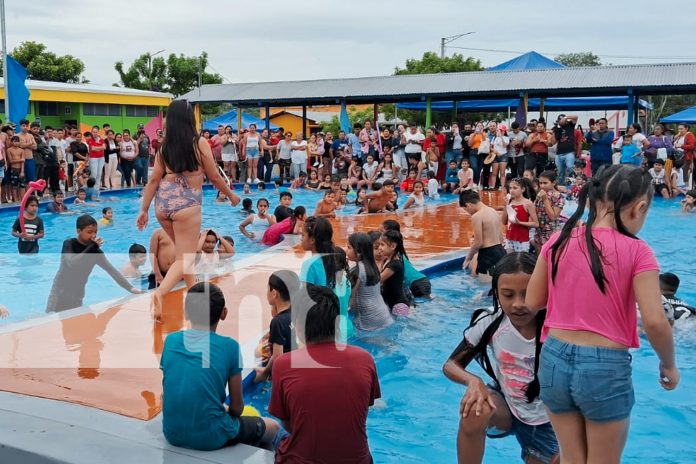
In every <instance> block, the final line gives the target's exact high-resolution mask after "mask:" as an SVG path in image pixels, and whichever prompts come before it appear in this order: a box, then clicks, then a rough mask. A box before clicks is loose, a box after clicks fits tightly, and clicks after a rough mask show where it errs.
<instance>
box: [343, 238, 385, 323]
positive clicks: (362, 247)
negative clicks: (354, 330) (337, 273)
mask: <svg viewBox="0 0 696 464" xmlns="http://www.w3.org/2000/svg"><path fill="white" fill-rule="evenodd" d="M346 254H347V255H348V259H350V260H351V261H353V262H355V263H357V265H356V266H355V267H353V269H352V270H351V282H352V284H353V292H352V294H351V304H350V307H351V310H352V311H353V312H354V313H355V315H356V317H355V325H356V327H358V328H359V329H361V330H379V329H381V328H383V327H387V326H390V325H391V324H393V323H394V319H393V318H392V316H391V313H390V311H389V307H388V306H387V304H386V303H385V302H384V299H383V298H382V293H381V289H380V273H379V269H378V268H377V263H376V262H375V257H374V252H373V244H372V239H371V238H370V236H369V235H368V234H366V233H364V232H356V233H354V234H351V235H350V236H349V237H348V245H347V249H346Z"/></svg>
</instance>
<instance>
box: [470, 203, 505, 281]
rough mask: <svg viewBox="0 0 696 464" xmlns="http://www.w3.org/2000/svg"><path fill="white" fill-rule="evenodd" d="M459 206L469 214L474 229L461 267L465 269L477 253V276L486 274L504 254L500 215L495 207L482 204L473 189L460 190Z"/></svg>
mask: <svg viewBox="0 0 696 464" xmlns="http://www.w3.org/2000/svg"><path fill="white" fill-rule="evenodd" d="M459 206H461V207H462V208H464V210H465V211H466V212H467V213H469V214H470V215H471V223H472V226H473V229H474V239H473V241H472V242H471V246H470V247H469V253H468V254H467V255H466V259H465V260H464V264H463V265H462V269H466V268H467V266H468V265H469V263H470V262H471V260H472V259H474V257H475V256H476V254H477V253H478V264H477V266H476V273H477V274H478V275H479V276H482V275H484V274H485V275H488V274H490V270H491V268H492V267H493V266H495V265H496V264H497V263H498V261H499V260H500V259H501V258H502V257H503V256H505V248H503V245H502V244H501V238H502V234H501V228H500V224H501V219H500V215H499V214H498V212H497V211H496V210H495V209H493V208H491V207H490V206H487V205H484V204H483V203H482V202H481V198H480V197H479V194H478V193H477V192H475V191H473V190H467V191H464V192H462V194H461V195H460V196H459Z"/></svg>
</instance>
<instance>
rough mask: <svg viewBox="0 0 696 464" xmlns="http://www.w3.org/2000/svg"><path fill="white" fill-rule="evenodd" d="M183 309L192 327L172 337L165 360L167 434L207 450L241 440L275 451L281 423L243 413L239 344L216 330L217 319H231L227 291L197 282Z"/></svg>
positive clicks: (170, 439) (175, 441) (177, 443)
mask: <svg viewBox="0 0 696 464" xmlns="http://www.w3.org/2000/svg"><path fill="white" fill-rule="evenodd" d="M184 307H185V311H186V319H187V320H189V321H190V323H191V328H190V329H188V330H182V331H179V332H174V333H172V334H170V335H169V336H168V337H167V339H166V340H165V342H164V350H163V352H162V358H161V361H160V368H161V369H162V372H163V377H162V392H163V393H162V395H163V401H162V432H163V434H164V436H165V438H166V439H167V441H168V442H169V443H171V444H172V445H174V446H181V447H184V448H190V449H196V450H202V451H210V450H216V449H220V448H223V447H226V446H234V445H237V444H239V443H244V444H247V445H252V446H260V447H264V448H267V449H271V443H272V440H273V438H274V437H275V435H276V433H277V432H278V424H277V423H276V422H275V421H273V420H271V419H264V418H260V417H249V416H242V411H243V410H244V398H243V396H242V357H241V353H240V350H239V343H237V342H236V341H235V340H234V339H232V338H229V337H223V336H221V335H218V334H217V333H215V332H216V330H217V326H218V323H219V322H220V321H222V320H225V318H226V317H227V307H226V306H225V295H224V294H223V293H222V290H220V288H219V287H218V286H216V285H214V284H211V283H208V282H198V283H197V284H196V285H194V286H193V287H191V288H190V289H189V291H188V293H187V294H186V300H185V303H184ZM226 386H227V387H229V391H230V404H229V407H228V406H227V405H226V404H225V397H226V391H225V387H226Z"/></svg>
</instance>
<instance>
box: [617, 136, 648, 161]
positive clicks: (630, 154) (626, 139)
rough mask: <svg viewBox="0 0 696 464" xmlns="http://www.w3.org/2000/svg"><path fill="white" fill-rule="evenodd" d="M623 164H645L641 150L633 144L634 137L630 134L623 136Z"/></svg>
mask: <svg viewBox="0 0 696 464" xmlns="http://www.w3.org/2000/svg"><path fill="white" fill-rule="evenodd" d="M621 164H634V165H636V166H640V165H642V164H643V156H642V155H641V150H640V148H638V147H637V146H636V145H635V144H634V143H633V137H632V136H630V135H628V134H627V135H624V136H623V145H621Z"/></svg>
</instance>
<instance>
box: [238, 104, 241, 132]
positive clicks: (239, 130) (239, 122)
mask: <svg viewBox="0 0 696 464" xmlns="http://www.w3.org/2000/svg"><path fill="white" fill-rule="evenodd" d="M241 134H242V107H241V106H239V105H237V135H241Z"/></svg>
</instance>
